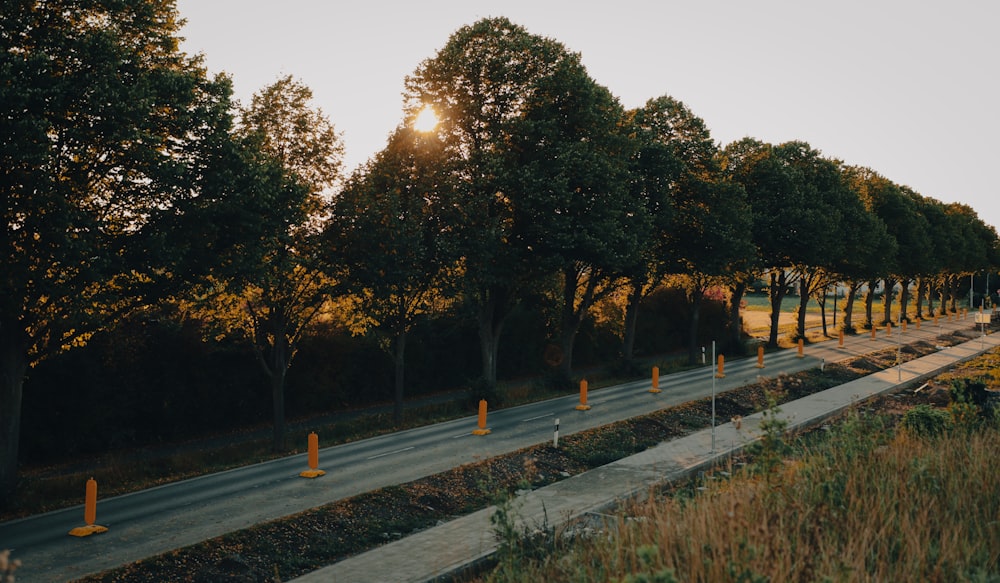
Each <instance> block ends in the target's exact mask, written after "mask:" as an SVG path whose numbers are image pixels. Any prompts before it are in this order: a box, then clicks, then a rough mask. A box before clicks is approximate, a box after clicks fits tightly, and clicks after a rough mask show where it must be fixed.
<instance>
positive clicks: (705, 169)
mask: <svg viewBox="0 0 1000 583" xmlns="http://www.w3.org/2000/svg"><path fill="white" fill-rule="evenodd" d="M8 4H10V6H9V9H8V6H7V5H6V4H5V8H4V11H3V15H2V16H0V39H3V43H4V45H5V46H4V49H5V50H4V51H2V52H0V55H2V56H0V72H2V78H3V79H4V80H5V81H6V82H5V83H3V84H0V103H2V104H3V105H2V107H3V111H2V115H0V148H2V149H0V156H2V158H3V161H2V168H3V170H2V172H3V175H2V179H0V180H2V186H0V192H2V196H3V200H4V204H3V206H2V210H3V213H4V222H5V224H6V229H5V231H4V235H3V239H2V240H0V247H2V253H3V255H2V256H0V257H2V261H3V276H2V278H0V286H2V288H3V289H2V292H0V293H2V295H0V439H2V440H3V443H2V447H0V491H2V492H9V491H11V489H12V488H13V486H14V484H15V483H16V468H17V457H18V440H19V435H20V410H21V398H22V397H21V396H22V387H23V383H24V378H25V375H26V374H27V372H28V370H29V368H30V367H32V366H34V365H35V364H37V363H39V362H41V361H42V360H43V359H45V358H46V357H48V356H50V355H52V354H54V353H57V352H60V351H64V350H67V349H69V348H71V347H73V346H75V345H79V344H82V343H85V342H86V341H87V340H88V338H89V337H90V336H91V335H92V334H93V333H94V332H95V331H97V330H101V329H106V328H107V327H109V326H111V325H112V324H113V323H114V322H116V321H119V320H120V319H121V318H122V317H123V316H124V315H126V314H132V315H133V316H134V315H135V314H136V313H137V312H141V310H143V307H144V306H148V305H151V304H155V303H163V302H170V303H172V304H175V305H176V306H177V307H178V309H179V310H180V311H182V312H184V313H187V314H196V315H197V316H198V317H199V318H200V319H201V320H202V321H204V322H207V323H208V325H207V326H205V333H206V334H233V333H237V332H239V333H242V334H244V335H245V337H246V339H247V340H248V341H249V344H251V345H252V346H253V348H254V354H255V355H256V358H257V360H258V362H259V364H260V365H261V370H263V371H264V373H265V374H266V376H267V378H268V379H269V383H270V388H271V397H272V407H273V415H274V443H273V446H274V448H275V449H276V450H281V449H284V434H285V429H284V417H285V415H284V394H285V383H286V377H287V373H288V371H289V370H290V367H291V366H292V363H293V361H294V359H295V356H296V354H297V353H298V348H299V347H300V345H301V342H302V339H303V337H304V335H306V334H308V332H309V330H310V327H311V326H312V325H314V324H315V323H316V322H318V321H321V320H329V319H331V318H338V319H340V320H342V321H346V322H348V323H349V325H350V326H351V327H352V328H353V329H355V330H356V331H358V332H362V331H363V332H371V333H373V334H375V335H377V336H378V337H379V338H382V339H384V345H385V346H386V347H387V348H388V349H389V351H390V353H391V354H392V357H393V362H394V364H395V371H396V372H395V400H396V418H397V421H399V420H401V417H402V401H403V394H404V388H405V384H406V383H405V378H404V372H405V368H404V363H405V359H406V341H407V335H408V333H410V331H411V330H412V329H413V327H414V326H415V325H416V323H418V322H419V321H420V319H421V318H422V317H424V316H425V315H427V314H429V313H434V312H436V311H439V310H442V309H446V308H447V309H449V310H453V311H459V312H464V313H465V314H467V317H468V318H469V319H470V320H471V321H474V322H476V325H477V329H478V337H479V344H480V350H479V352H480V354H481V359H482V375H481V377H482V378H481V381H480V384H479V388H480V389H481V390H483V391H484V392H486V393H488V392H489V391H490V390H492V389H493V388H494V387H495V385H496V382H497V369H498V368H497V362H498V358H499V352H498V347H499V346H500V339H501V336H502V334H503V332H504V326H505V323H507V322H508V321H509V319H510V317H511V314H512V313H514V312H515V310H516V309H517V307H518V306H519V305H520V304H521V303H523V302H525V301H526V300H528V299H530V298H540V297H541V298H549V300H550V301H551V302H552V303H553V304H554V305H557V306H559V309H558V313H559V316H558V318H556V321H554V322H552V325H551V326H550V328H549V332H548V333H549V334H550V335H551V338H552V339H553V349H552V350H551V354H549V359H550V361H551V363H552V364H553V366H555V367H556V368H557V369H558V371H559V373H560V374H561V376H562V377H563V378H565V379H569V378H571V376H572V374H573V349H574V341H575V339H576V337H577V334H578V332H579V330H580V328H581V326H582V324H583V323H584V322H585V321H586V319H587V318H588V315H589V314H591V312H592V311H593V309H594V307H595V305H597V304H598V303H599V302H601V301H603V300H606V299H607V298H609V297H611V296H612V294H619V295H621V296H622V297H624V298H625V301H624V304H625V306H624V309H623V317H624V326H623V329H624V332H623V334H622V349H621V352H622V356H623V358H624V359H625V360H630V359H632V358H633V347H634V343H635V335H636V323H637V322H638V320H639V313H638V312H639V307H640V306H641V305H642V301H643V299H644V298H646V297H648V296H649V295H650V294H651V293H652V292H653V291H654V290H656V289H658V288H660V287H662V285H663V283H664V281H665V279H666V278H671V281H672V282H673V285H679V286H681V287H682V288H683V289H684V290H685V293H686V296H687V302H688V303H689V305H690V306H691V312H690V313H691V317H690V318H689V322H688V325H689V330H690V332H689V338H688V347H689V349H690V355H691V358H692V359H693V358H695V354H696V352H695V351H696V350H697V346H698V343H699V338H698V329H699V319H700V313H701V306H702V304H703V302H704V300H705V298H706V294H707V293H708V292H709V290H711V289H713V288H721V289H727V290H728V298H729V306H730V310H731V318H730V320H731V323H732V325H731V326H730V330H729V331H728V336H729V337H730V338H731V339H732V341H733V342H734V346H735V345H737V344H738V341H739V340H740V335H741V333H742V326H741V325H740V324H739V322H740V319H739V305H740V301H741V299H742V297H743V294H744V293H745V291H746V289H747V286H748V285H750V284H752V283H753V282H754V281H756V280H758V279H760V278H762V277H763V278H768V279H769V281H770V284H771V285H770V286H769V290H770V293H771V298H772V301H773V305H774V306H775V310H774V313H773V314H772V328H771V334H770V342H771V343H772V344H774V343H776V342H777V339H778V338H777V333H778V332H777V330H778V329H777V315H778V314H777V312H778V307H779V306H780V302H781V300H782V297H783V295H784V294H785V293H786V290H787V289H788V288H789V287H790V286H792V285H798V286H799V289H800V291H801V298H802V302H803V304H802V305H803V309H802V310H800V319H799V329H800V330H799V331H800V334H801V333H804V317H805V311H804V306H805V302H806V301H808V299H809V297H811V296H816V297H817V298H818V299H820V301H821V302H823V301H825V297H826V295H825V293H821V292H822V290H824V289H826V288H827V287H828V286H830V285H832V284H835V283H836V282H846V285H847V286H848V289H849V290H850V291H851V293H852V294H853V293H857V291H858V290H860V289H862V286H863V285H864V284H867V285H868V289H869V290H873V289H874V288H875V285H874V282H875V281H876V280H883V281H884V282H885V285H886V288H887V289H892V287H893V286H894V285H896V284H900V285H901V289H902V290H903V294H902V296H901V298H900V299H901V301H902V302H904V303H905V302H907V301H908V296H907V292H908V290H909V289H910V283H911V282H914V281H915V282H917V292H918V293H917V299H916V304H917V311H918V313H922V310H923V304H924V302H925V301H926V302H928V304H929V303H930V302H931V301H933V300H932V299H931V298H933V297H934V295H933V293H932V290H948V291H949V292H950V293H951V294H952V296H951V301H954V295H955V294H954V289H955V285H956V278H957V277H959V276H961V275H963V274H968V273H970V272H972V271H976V270H979V269H982V268H987V267H995V266H997V265H998V264H1000V262H998V261H997V259H998V257H997V249H998V245H997V236H996V232H995V231H994V230H993V228H992V227H989V226H987V225H985V224H984V223H982V221H980V220H979V219H978V217H977V216H976V214H975V212H974V211H973V210H972V209H970V208H968V207H965V206H962V205H944V204H942V203H940V202H937V201H934V200H932V199H929V198H925V197H922V196H920V195H919V194H917V193H915V192H913V191H911V190H909V189H907V188H905V187H902V186H898V185H895V184H893V183H892V182H891V181H889V180H887V179H885V178H884V177H881V176H879V175H878V174H876V173H875V172H873V171H871V170H869V169H865V168H851V167H845V166H844V165H843V164H841V163H840V162H838V161H836V160H831V159H828V158H825V157H823V156H822V155H821V154H820V153H819V152H818V151H816V150H814V149H812V148H811V147H810V146H809V145H808V144H805V143H801V142H791V143H786V144H780V145H771V144H765V143H762V142H759V141H757V140H753V139H744V140H741V141H739V142H736V143H733V144H730V145H728V146H726V147H725V148H720V147H719V146H718V145H717V144H716V143H715V142H714V141H713V140H712V138H711V136H710V133H709V131H708V129H707V127H706V126H705V124H704V122H703V121H702V120H701V119H699V118H698V117H696V116H695V115H694V114H693V113H692V112H691V110H690V109H688V108H687V107H686V106H685V105H684V104H682V103H680V102H678V101H677V100H675V99H672V98H670V97H668V96H663V97H660V98H656V99H652V100H650V101H649V102H648V103H647V104H646V105H644V106H643V107H641V108H638V109H636V110H632V111H626V110H625V109H624V108H623V107H622V106H621V104H620V103H619V102H618V100H617V99H616V98H615V97H614V96H613V95H612V94H611V93H610V92H609V91H608V90H607V89H606V88H604V87H602V86H601V85H599V84H598V83H597V82H595V81H594V80H593V79H591V78H590V76H589V75H588V74H587V72H586V70H585V68H584V67H583V65H582V63H581V61H580V57H579V55H577V54H575V53H572V52H570V51H568V50H566V48H565V47H564V46H563V45H561V44H560V43H558V42H556V41H554V40H552V39H548V38H544V37H539V36H536V35H532V34H530V33H528V32H527V31H526V30H525V29H523V28H522V27H520V26H517V25H514V24H513V23H511V22H509V21H508V20H506V19H503V18H491V19H485V20H482V21H479V22H477V23H475V24H473V25H471V26H466V27H463V28H462V29H460V30H458V31H457V32H456V33H454V34H453V35H452V36H451V38H450V39H449V40H448V42H447V44H446V45H445V46H444V47H443V48H442V49H441V50H440V51H439V52H438V53H437V54H436V55H435V56H434V57H432V58H430V59H428V60H426V61H424V62H423V63H421V64H420V66H419V67H418V68H417V70H416V71H415V72H414V74H413V75H411V76H410V77H408V78H407V80H406V92H405V101H404V115H403V119H402V122H401V123H400V125H399V126H398V127H397V129H396V130H395V132H393V133H392V135H391V136H389V139H388V140H387V143H386V146H385V148H384V149H383V150H382V151H381V152H379V153H377V154H376V155H375V156H374V157H373V158H372V159H371V160H369V161H368V163H367V164H365V165H364V166H363V167H361V168H360V169H358V170H357V171H356V172H354V173H353V175H351V176H350V177H347V178H346V179H344V178H343V177H342V176H341V156H342V146H341V139H340V137H339V136H338V135H337V133H336V132H335V131H334V128H333V125H332V124H331V123H330V122H329V121H328V120H327V119H326V118H325V117H324V116H323V114H322V112H320V111H319V110H317V109H314V108H313V107H312V106H311V105H310V98H311V95H310V92H309V90H308V88H307V87H305V86H304V85H302V84H301V83H299V82H297V81H296V80H294V79H293V78H291V77H286V78H283V79H280V80H279V81H277V82H276V83H275V84H273V85H271V86H269V87H267V88H265V89H263V90H262V91H261V92H259V93H258V94H257V95H255V96H254V98H253V100H252V101H251V103H250V104H249V105H247V106H246V107H239V105H238V104H236V103H234V101H233V100H232V95H231V88H230V84H229V81H228V79H226V78H225V77H224V76H219V77H216V78H214V79H210V78H209V77H208V76H207V74H206V72H205V70H204V68H203V66H202V63H201V61H200V58H199V57H189V56H187V55H184V54H183V53H181V52H179V50H178V41H177V36H176V35H177V28H178V24H177V22H178V21H177V18H178V15H177V13H176V10H175V8H174V6H173V3H172V2H162V1H153V0H132V1H130V2H118V1H115V2H111V1H108V0H88V1H87V2H80V1H79V0H50V1H47V2H44V3H42V2H31V1H22V2H13V3H8ZM428 107H429V108H432V110H433V111H434V112H435V113H436V115H437V117H438V120H439V121H438V124H437V127H436V128H435V129H434V130H433V131H429V132H428V131H420V130H418V129H416V127H415V126H414V124H413V120H414V119H415V118H416V116H417V114H418V113H419V112H421V111H423V110H424V109H425V108H428ZM817 294H819V295H817ZM886 296H887V297H888V298H889V299H887V300H886V301H887V302H890V301H891V294H886ZM869 297H871V295H869ZM941 297H942V298H943V296H941ZM942 302H943V299H942ZM848 306H850V304H848ZM889 309H890V306H889V304H888V303H887V304H886V307H885V317H886V318H888V314H889ZM928 309H933V306H932V305H928ZM871 319H872V316H871V304H870V303H869V310H868V313H867V321H869V322H870V321H871ZM845 324H846V325H847V326H848V327H851V326H852V320H851V315H850V314H849V313H848V314H847V315H846V320H845Z"/></svg>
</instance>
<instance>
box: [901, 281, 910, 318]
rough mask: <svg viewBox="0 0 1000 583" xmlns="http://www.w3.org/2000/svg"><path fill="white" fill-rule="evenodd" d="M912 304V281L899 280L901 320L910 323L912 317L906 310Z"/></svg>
mask: <svg viewBox="0 0 1000 583" xmlns="http://www.w3.org/2000/svg"><path fill="white" fill-rule="evenodd" d="M909 303H910V280H909V279H907V278H905V277H904V278H902V279H900V280H899V320H900V322H902V321H903V320H905V321H907V322H909V321H910V317H909V316H908V315H907V313H906V309H907V308H908V307H909Z"/></svg>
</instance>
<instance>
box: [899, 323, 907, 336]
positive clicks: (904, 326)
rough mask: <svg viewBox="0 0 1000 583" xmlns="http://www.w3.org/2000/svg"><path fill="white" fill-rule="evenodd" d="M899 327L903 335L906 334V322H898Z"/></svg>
mask: <svg viewBox="0 0 1000 583" xmlns="http://www.w3.org/2000/svg"><path fill="white" fill-rule="evenodd" d="M900 325H901V326H902V327H903V329H902V333H904V334H905V333H906V320H903V321H902V322H900Z"/></svg>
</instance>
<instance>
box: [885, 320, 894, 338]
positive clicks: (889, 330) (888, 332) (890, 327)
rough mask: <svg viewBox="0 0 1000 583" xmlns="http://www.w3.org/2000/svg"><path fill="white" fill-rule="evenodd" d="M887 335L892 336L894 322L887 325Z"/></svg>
mask: <svg viewBox="0 0 1000 583" xmlns="http://www.w3.org/2000/svg"><path fill="white" fill-rule="evenodd" d="M885 335H886V336H892V322H886V323H885Z"/></svg>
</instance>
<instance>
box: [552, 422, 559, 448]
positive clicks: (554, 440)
mask: <svg viewBox="0 0 1000 583" xmlns="http://www.w3.org/2000/svg"><path fill="white" fill-rule="evenodd" d="M552 447H559V418H558V417H556V430H555V433H553V434H552Z"/></svg>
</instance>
